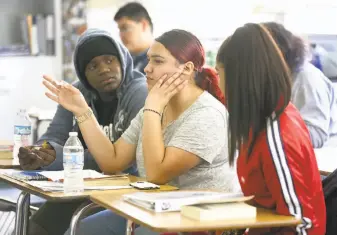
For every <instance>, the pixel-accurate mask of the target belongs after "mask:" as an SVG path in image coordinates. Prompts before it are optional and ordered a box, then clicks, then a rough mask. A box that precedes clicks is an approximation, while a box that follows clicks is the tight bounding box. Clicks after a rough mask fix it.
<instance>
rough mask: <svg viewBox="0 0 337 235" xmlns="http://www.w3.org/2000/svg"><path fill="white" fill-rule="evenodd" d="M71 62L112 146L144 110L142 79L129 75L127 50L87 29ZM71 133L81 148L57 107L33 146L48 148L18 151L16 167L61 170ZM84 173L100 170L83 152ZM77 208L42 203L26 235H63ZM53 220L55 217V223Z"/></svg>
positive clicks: (67, 116) (68, 118) (69, 119)
mask: <svg viewBox="0 0 337 235" xmlns="http://www.w3.org/2000/svg"><path fill="white" fill-rule="evenodd" d="M74 63H75V69H76V72H77V75H78V78H79V81H78V82H77V83H76V84H75V86H76V87H77V88H78V89H79V90H80V91H81V93H82V95H83V96H84V97H85V99H86V101H87V103H88V104H89V106H90V107H91V109H92V110H93V112H94V115H95V116H96V118H97V120H98V121H99V124H100V125H101V127H102V129H103V131H104V132H105V133H106V135H107V136H108V137H109V138H110V140H111V141H112V142H114V140H117V139H118V138H119V137H120V136H121V134H122V133H123V132H124V131H125V130H126V129H127V127H128V126H129V124H130V122H131V120H132V119H133V118H134V117H135V116H136V114H137V113H138V112H139V110H140V109H141V108H142V107H143V106H144V102H145V99H146V96H147V84H146V79H145V77H144V76H143V75H142V74H141V73H140V72H138V71H136V70H134V68H133V61H132V58H131V55H130V53H129V52H128V51H127V49H126V48H125V47H124V46H122V45H121V44H120V43H118V42H117V41H115V40H114V39H113V38H111V36H110V35H109V34H108V33H107V32H105V31H102V30H97V29H90V30H87V31H86V32H85V33H84V34H83V35H82V36H81V37H80V39H79V41H78V43H77V47H76V49H75V54H74ZM71 131H76V132H79V137H80V140H81V142H82V144H83V146H84V148H85V149H86V145H85V142H84V141H83V138H82V136H81V133H80V130H79V127H78V125H77V123H76V121H75V118H74V116H73V114H72V113H71V112H69V111H67V110H65V109H64V108H62V106H58V108H57V112H56V114H55V117H54V119H53V121H52V122H51V124H50V126H49V128H48V130H47V132H46V133H45V134H44V135H43V136H42V137H41V139H40V140H39V141H38V142H37V144H38V145H39V144H42V143H43V142H45V141H46V142H47V143H48V148H41V150H31V148H29V147H28V148H27V147H26V148H21V149H20V151H19V159H20V165H21V167H22V168H23V169H28V170H35V169H38V168H43V169H47V170H62V169H63V146H64V144H65V142H66V140H67V139H68V135H69V132H71ZM36 155H37V156H39V157H37V156H36ZM84 168H85V169H94V170H98V171H99V167H98V165H97V163H96V162H95V160H94V158H93V157H92V156H91V154H90V153H89V152H88V150H85V154H84ZM127 172H128V173H130V174H137V169H136V166H131V167H130V168H129V169H128V170H127ZM81 203H83V201H76V202H69V203H49V202H47V203H46V204H45V205H43V206H42V207H41V209H40V210H39V211H38V212H37V213H36V214H35V215H34V216H33V217H32V219H31V221H30V228H29V234H34V235H42V234H43V235H46V234H55V235H58V234H63V233H64V232H65V231H66V229H67V228H68V227H69V223H70V219H71V216H72V214H73V212H74V211H75V210H76V209H77V207H78V206H79V205H80V204H81ZM55 218H58V219H57V221H55Z"/></svg>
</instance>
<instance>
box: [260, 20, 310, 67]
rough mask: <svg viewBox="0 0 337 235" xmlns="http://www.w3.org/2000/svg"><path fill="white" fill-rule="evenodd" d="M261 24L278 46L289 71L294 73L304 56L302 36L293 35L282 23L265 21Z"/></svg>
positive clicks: (301, 63) (304, 47)
mask: <svg viewBox="0 0 337 235" xmlns="http://www.w3.org/2000/svg"><path fill="white" fill-rule="evenodd" d="M263 26H264V27H266V28H267V30H268V31H269V32H270V34H271V35H272V37H273V39H274V41H275V42H276V44H277V45H278V47H279V48H280V50H281V52H282V54H283V57H284V59H285V61H286V62H287V65H288V67H289V69H290V71H291V73H292V74H294V73H296V71H297V70H298V69H299V68H300V67H301V66H302V65H303V63H304V61H305V56H306V46H305V43H304V41H303V40H302V38H300V37H298V36H295V35H294V34H293V33H292V32H290V31H289V30H287V29H286V28H285V27H284V26H283V25H282V24H279V23H276V22H265V23H263Z"/></svg>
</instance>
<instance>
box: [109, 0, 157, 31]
mask: <svg viewBox="0 0 337 235" xmlns="http://www.w3.org/2000/svg"><path fill="white" fill-rule="evenodd" d="M123 17H127V18H130V19H131V20H133V21H136V22H139V21H141V20H143V19H145V20H147V21H148V22H149V24H150V27H151V31H152V32H153V23H152V20H151V17H150V15H149V13H148V12H147V10H146V9H145V7H144V6H143V5H142V4H140V3H139V2H129V3H127V4H125V5H124V6H122V7H121V8H119V10H118V11H117V13H116V14H115V17H114V20H115V21H118V20H120V19H121V18H123Z"/></svg>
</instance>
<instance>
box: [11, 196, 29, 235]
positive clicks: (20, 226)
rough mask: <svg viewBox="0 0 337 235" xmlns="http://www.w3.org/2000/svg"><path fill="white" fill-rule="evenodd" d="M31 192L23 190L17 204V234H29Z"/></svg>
mask: <svg viewBox="0 0 337 235" xmlns="http://www.w3.org/2000/svg"><path fill="white" fill-rule="evenodd" d="M29 206H30V194H29V193H27V192H21V194H20V196H19V198H18V201H17V206H16V218H15V233H14V234H15V235H27V234H28V222H29V212H30V211H29V208H30V207H29Z"/></svg>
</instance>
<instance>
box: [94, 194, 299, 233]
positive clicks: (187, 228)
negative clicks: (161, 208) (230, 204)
mask: <svg viewBox="0 0 337 235" xmlns="http://www.w3.org/2000/svg"><path fill="white" fill-rule="evenodd" d="M90 199H91V201H93V202H95V203H96V204H98V205H100V206H103V207H105V208H107V209H110V210H112V211H113V212H115V213H117V214H119V215H121V216H123V217H124V218H127V219H130V220H132V221H133V222H135V223H137V224H140V225H143V226H145V227H148V228H150V229H151V230H153V231H155V232H193V231H212V230H213V231H214V230H231V229H245V228H262V227H270V228H271V227H286V226H295V225H297V224H300V223H301V221H300V220H299V219H296V218H295V217H292V216H283V215H277V214H275V213H274V212H272V211H269V210H265V209H261V208H258V210H257V217H256V218H254V219H242V220H221V221H207V222H205V221H204V222H201V221H197V220H192V219H188V218H186V217H183V216H181V215H180V212H167V213H154V212H151V211H148V210H145V209H142V208H140V207H137V206H134V205H132V204H130V203H127V202H124V201H123V200H122V199H121V195H117V194H104V195H103V194H93V195H91V196H90Z"/></svg>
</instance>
